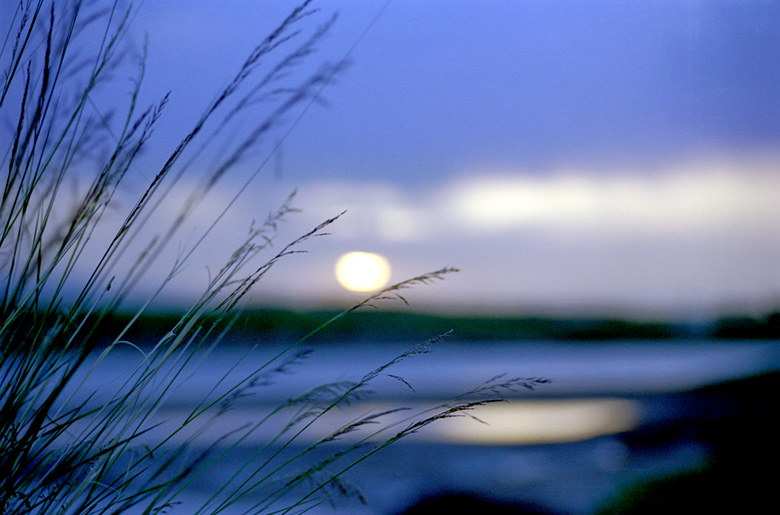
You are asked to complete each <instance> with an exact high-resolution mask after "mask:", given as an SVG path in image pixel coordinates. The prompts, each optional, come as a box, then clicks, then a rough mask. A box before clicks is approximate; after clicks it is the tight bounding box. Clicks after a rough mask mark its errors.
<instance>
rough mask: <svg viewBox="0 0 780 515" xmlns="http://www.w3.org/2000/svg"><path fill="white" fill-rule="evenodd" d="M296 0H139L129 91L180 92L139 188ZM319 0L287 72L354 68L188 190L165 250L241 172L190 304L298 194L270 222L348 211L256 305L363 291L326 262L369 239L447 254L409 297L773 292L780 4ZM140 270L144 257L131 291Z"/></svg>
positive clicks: (395, 267)
mask: <svg viewBox="0 0 780 515" xmlns="http://www.w3.org/2000/svg"><path fill="white" fill-rule="evenodd" d="M294 5H295V3H293V2H283V1H282V2H270V1H269V2H256V1H249V0H225V1H220V2H216V1H207V0H192V1H186V2H185V1H175V0H158V1H154V2H150V1H147V2H145V3H143V4H142V5H140V9H139V10H138V12H137V15H136V17H135V19H134V20H133V26H132V30H131V33H130V37H131V41H132V42H133V44H134V48H135V49H136V51H140V49H141V48H143V45H144V41H145V38H146V47H147V51H148V57H147V61H146V71H145V77H144V85H143V95H142V99H141V101H142V103H143V102H147V103H151V102H153V101H155V100H156V99H159V98H161V97H162V95H164V94H165V93H166V92H167V91H169V90H170V91H171V92H172V93H171V98H170V101H169V104H168V106H167V107H166V111H165V113H164V116H163V118H162V120H161V122H160V126H159V127H158V129H157V131H156V133H155V142H154V146H152V148H150V150H149V151H148V152H147V153H146V154H145V155H144V156H142V158H143V160H142V161H141V163H142V166H140V167H139V170H138V173H137V176H135V177H133V178H132V180H131V182H130V186H129V187H130V188H131V189H132V188H133V187H139V188H140V187H143V185H144V184H145V182H146V181H148V180H149V179H150V178H151V177H153V176H154V170H156V169H157V168H159V166H160V164H161V163H162V162H164V159H165V156H166V155H167V154H169V153H170V152H171V150H172V149H173V148H175V146H176V144H177V143H178V141H180V140H181V138H182V137H183V136H184V135H185V134H186V131H187V129H188V127H190V126H191V125H192V124H193V123H194V122H195V121H196V120H197V117H198V116H199V115H200V114H201V113H202V112H203V110H204V108H205V106H206V105H207V104H208V102H209V101H210V100H212V99H213V98H215V95H216V93H217V92H218V91H219V90H220V89H221V88H223V87H224V86H225V85H226V84H227V83H228V81H229V80H230V78H231V77H232V76H233V75H234V74H235V73H236V70H237V69H238V67H239V66H240V65H241V63H242V62H243V60H244V59H245V58H246V56H247V55H248V54H249V52H250V51H251V50H252V48H253V47H254V46H255V45H256V44H257V43H258V42H259V41H261V40H262V38H263V37H264V36H266V35H267V34H268V33H269V32H270V31H271V30H273V28H274V27H275V26H276V24H278V23H279V22H280V21H281V20H282V19H283V18H284V16H285V15H286V13H287V12H288V11H289V10H290V9H291V8H292V6H294ZM314 5H315V6H318V7H319V8H320V9H321V10H320V11H319V12H317V13H314V14H312V15H311V16H309V17H307V18H306V19H305V20H303V22H302V23H301V24H300V28H301V29H302V31H303V32H302V35H301V37H308V36H307V35H308V34H311V33H312V31H314V30H316V29H317V27H319V26H321V25H322V24H323V23H325V22H326V21H327V20H329V19H330V17H331V15H332V14H334V13H338V18H337V19H336V21H335V23H334V25H333V26H332V27H331V28H330V30H329V31H328V32H327V34H326V35H325V37H324V38H322V40H321V41H319V42H318V44H317V45H316V51H315V52H313V53H312V54H311V55H308V56H307V57H306V59H305V60H304V62H302V63H301V65H300V66H298V67H296V68H294V69H293V70H292V71H291V72H290V74H289V76H287V77H286V78H285V80H284V82H283V83H280V84H284V85H294V84H299V83H301V82H302V81H303V80H304V79H305V78H306V77H307V76H308V74H310V73H312V72H313V71H316V70H317V69H319V67H320V66H321V65H322V64H323V63H336V62H342V61H344V62H345V63H346V62H348V63H349V64H348V66H346V65H345V66H344V67H343V69H341V70H340V71H339V72H338V73H337V74H336V75H335V76H334V77H333V80H330V81H329V82H328V83H327V84H326V85H325V86H324V89H322V91H321V94H320V95H319V96H318V98H317V101H314V102H311V103H309V102H308V101H307V102H304V103H302V104H300V105H297V106H296V107H295V109H292V110H290V111H289V112H286V113H285V115H284V116H283V117H282V118H281V119H280V120H279V123H278V125H276V126H275V127H274V128H273V130H272V131H270V132H269V133H268V134H267V135H266V137H265V138H264V139H263V140H262V141H261V142H260V143H259V144H258V145H257V146H256V147H253V149H252V152H251V155H249V156H247V157H246V159H243V160H242V161H241V162H240V163H238V165H237V166H236V167H235V169H234V170H232V171H231V172H230V173H229V174H227V175H226V176H225V177H223V178H222V179H221V180H220V182H219V183H218V184H217V185H216V187H215V188H214V189H213V191H212V192H211V193H210V196H209V197H208V199H207V200H205V201H204V202H202V203H201V205H200V206H199V209H198V211H197V212H196V213H195V214H194V216H193V218H192V220H191V221H190V224H189V225H188V226H187V228H185V229H184V230H182V231H180V232H179V233H178V234H177V236H176V238H177V239H176V241H173V242H171V245H170V248H171V249H173V250H172V251H171V253H169V254H166V255H165V256H163V257H162V267H164V265H165V263H166V261H165V260H168V262H171V261H172V260H174V259H175V258H176V253H177V252H178V253H181V252H182V249H185V248H188V245H191V244H192V243H193V242H194V241H197V237H196V235H197V234H199V231H202V230H203V229H204V228H205V227H207V226H208V225H209V223H210V221H212V220H213V219H214V218H215V214H216V213H219V212H220V211H221V210H222V209H223V207H224V206H225V205H227V204H228V203H229V202H230V199H231V198H232V197H233V195H234V194H235V192H236V191H237V190H238V189H239V188H241V187H242V186H243V184H244V183H245V181H246V180H247V179H248V178H249V177H251V176H254V179H253V180H252V182H251V183H250V184H249V185H248V186H247V187H246V189H245V190H244V192H243V193H242V195H241V196H240V197H239V198H238V199H237V200H236V201H235V203H234V204H233V206H232V208H231V210H230V211H229V212H228V213H227V214H226V215H225V216H224V219H223V220H222V221H221V222H220V224H219V225H218V226H217V227H216V228H215V229H214V230H213V231H212V232H211V233H210V234H209V239H208V240H207V243H206V244H204V245H202V246H201V247H200V248H199V249H198V250H197V252H196V253H195V254H194V255H193V258H192V261H191V262H190V263H189V264H188V265H187V267H186V269H185V271H184V272H182V274H181V275H180V277H178V278H177V281H176V282H175V283H174V285H173V287H172V289H171V291H169V292H168V293H167V294H165V296H164V297H163V298H164V299H167V300H168V301H176V302H185V303H186V300H187V299H188V298H190V296H191V295H192V294H194V292H196V291H198V289H200V288H203V287H205V285H206V283H207V281H208V278H209V274H210V273H211V270H212V269H213V268H214V267H215V266H218V265H216V264H218V263H219V262H220V260H223V259H225V257H226V256H227V255H229V253H230V250H231V249H232V248H234V247H235V246H236V245H237V244H238V243H240V240H241V238H242V237H243V236H244V234H245V233H246V231H247V230H248V229H249V224H250V223H251V221H252V220H258V221H260V220H262V219H264V218H265V216H266V215H267V214H268V213H269V212H271V211H273V210H274V209H275V208H276V207H277V206H278V205H280V204H281V203H282V202H283V201H284V200H285V198H286V196H287V195H288V194H289V193H290V192H291V191H293V190H296V191H297V195H296V198H295V201H294V204H295V205H296V207H299V208H300V209H301V210H302V211H301V212H300V213H296V214H291V215H290V216H289V217H288V219H287V221H286V222H285V223H283V224H281V225H280V235H279V238H280V240H278V241H279V242H282V241H285V240H286V241H290V240H292V239H294V238H295V237H296V236H298V235H300V234H303V233H305V232H306V231H308V230H309V229H311V228H313V227H315V226H316V225H317V224H318V223H320V222H321V221H323V220H325V219H328V218H330V217H332V216H334V215H336V214H338V213H341V212H342V211H346V213H345V214H344V215H343V216H342V217H341V218H340V219H339V220H338V221H337V222H336V223H334V224H333V225H332V226H330V227H329V228H328V232H329V233H330V235H329V236H328V237H326V238H317V239H314V240H310V241H308V242H306V243H305V244H304V246H303V248H302V249H304V250H307V251H308V252H307V253H306V254H298V255H293V256H288V257H287V258H286V259H284V260H282V262H280V263H279V264H278V265H277V266H275V267H274V269H273V270H272V272H271V273H269V274H268V275H267V276H266V277H265V278H264V279H263V280H262V281H261V283H260V284H259V285H258V287H257V289H256V291H255V292H254V293H253V295H252V297H251V299H250V300H251V302H253V303H257V304H264V305H270V304H282V305H296V306H298V305H306V306H316V305H326V304H331V303H334V302H337V303H345V302H353V301H355V300H358V299H359V298H361V295H363V294H357V293H354V292H348V291H346V290H344V289H343V288H342V287H341V286H340V285H339V284H338V282H337V281H336V278H335V274H334V266H335V263H336V261H337V259H338V258H339V256H341V255H342V254H344V253H345V252H349V251H365V252H374V253H379V254H381V255H383V256H385V257H386V258H387V260H388V261H389V263H390V264H391V266H392V275H391V281H393V282H396V281H401V280H404V279H407V278H410V277H413V276H416V275H419V274H421V273H425V272H429V271H432V270H436V269H439V268H441V267H444V266H453V267H457V268H459V269H460V272H459V273H457V274H453V275H451V276H448V277H447V278H446V280H445V281H443V282H440V283H439V282H437V283H436V284H432V285H425V286H421V287H416V288H414V289H413V290H410V291H408V292H405V297H406V298H407V299H408V300H409V301H410V303H411V305H412V308H417V309H427V310H440V311H443V310H455V311H458V312H493V313H498V312H501V313H530V312H536V311H545V312H547V311H550V310H557V311H563V312H568V313H575V312H576V313H581V312H598V313H602V314H603V313H628V314H634V315H636V314H640V315H649V316H654V315H657V314H662V315H670V314H671V315H675V314H685V315H690V316H694V315H695V316H699V315H706V316H709V315H713V314H718V313H720V312H724V311H731V310H737V311H742V312H760V311H762V310H764V309H771V308H776V307H777V306H778V304H780V240H778V234H780V203H779V202H778V198H780V147H779V146H778V143H779V142H780V4H779V3H777V2H772V1H753V2H741V1H737V0H710V1H698V0H683V1H680V0H674V1H672V0H653V1H617V0H594V1H590V2H582V1H575V0H560V1H508V0H507V1H500V0H492V1H480V2H476V1H466V0H448V1H443V0H442V1H426V2H420V1H416V0H392V1H389V2H388V1H385V0H381V1H374V0H360V1H358V0H352V1H349V0H340V1H327V2H326V1H321V2H319V3H317V2H315V3H314ZM290 48H292V47H290ZM286 51H287V50H285V49H284V48H283V49H280V50H279V52H277V53H276V54H274V56H272V57H270V58H269V64H268V65H265V66H266V67H265V68H261V70H268V69H270V66H272V64H273V63H274V62H276V61H274V59H278V57H276V56H277V55H278V56H281V55H283V54H284V52H286ZM262 73H265V72H264V71H262ZM118 84H120V86H119V87H117V88H114V89H111V90H109V91H106V92H103V93H100V94H98V95H96V103H97V104H98V105H102V104H100V102H101V101H103V102H112V101H116V100H117V99H120V100H121V99H124V100H126V98H127V91H128V90H129V88H130V86H129V81H128V82H127V83H123V82H122V81H118ZM124 84H127V86H125V85H124ZM100 95H102V96H100ZM274 105H275V104H273V98H271V100H270V101H267V102H261V103H259V104H258V105H255V106H253V107H252V108H251V109H250V110H248V111H247V112H246V113H244V114H243V115H242V117H240V118H238V121H239V123H238V124H237V126H236V127H235V128H233V129H231V130H230V131H228V132H226V133H225V134H224V135H223V136H222V137H221V138H222V139H219V141H216V142H215V146H214V149H213V150H211V151H210V152H211V153H205V154H204V156H203V159H201V160H200V161H199V162H198V163H197V164H195V165H193V167H192V176H190V175H187V176H185V177H183V178H182V180H181V181H180V184H178V185H177V188H176V189H174V190H172V191H171V193H170V195H169V198H168V199H166V202H165V205H164V206H163V209H162V210H161V212H160V213H159V216H161V217H162V218H163V220H162V221H161V222H160V223H163V222H164V220H165V217H169V218H171V217H173V216H175V213H176V212H177V211H176V210H177V207H178V206H180V205H181V202H183V200H184V198H186V193H185V192H186V191H187V189H188V188H189V187H194V185H195V184H197V181H198V177H199V174H202V173H206V172H207V170H208V166H210V163H212V164H211V166H213V163H216V162H218V161H219V155H220V154H219V152H221V151H226V150H227V149H229V148H231V145H232V144H235V142H236V141H239V140H240V138H241V134H243V133H244V132H246V131H250V130H251V129H252V127H254V126H255V125H257V123H259V121H261V120H263V119H264V117H265V116H266V115H267V113H268V112H269V109H272V108H273V106H274ZM155 167H157V168H155ZM277 245H278V244H277ZM269 257H270V256H269ZM161 270H162V268H161ZM153 284H154V274H152V275H151V276H150V278H149V282H148V284H146V285H142V292H143V288H152V287H153Z"/></svg>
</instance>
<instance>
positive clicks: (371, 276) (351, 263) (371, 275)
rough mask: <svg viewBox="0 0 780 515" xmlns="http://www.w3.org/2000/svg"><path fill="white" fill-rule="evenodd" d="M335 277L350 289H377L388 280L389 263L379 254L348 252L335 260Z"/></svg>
mask: <svg viewBox="0 0 780 515" xmlns="http://www.w3.org/2000/svg"><path fill="white" fill-rule="evenodd" d="M336 279H337V280H338V282H339V284H341V285H342V286H343V287H344V288H346V289H348V290H350V291H372V290H378V289H379V288H381V287H383V286H384V285H386V284H387V283H388V281H389V280H390V263H388V261H387V259H385V258H384V257H382V256H380V255H379V254H373V253H370V252H348V253H346V254H344V255H343V256H341V257H340V258H339V260H338V261H337V262H336Z"/></svg>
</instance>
